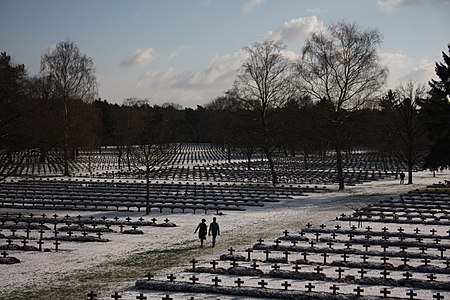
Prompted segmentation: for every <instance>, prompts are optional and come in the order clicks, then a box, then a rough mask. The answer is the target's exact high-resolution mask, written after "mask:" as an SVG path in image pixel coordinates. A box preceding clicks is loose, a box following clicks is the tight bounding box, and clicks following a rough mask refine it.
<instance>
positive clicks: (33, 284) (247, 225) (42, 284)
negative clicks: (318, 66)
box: [0, 172, 449, 300]
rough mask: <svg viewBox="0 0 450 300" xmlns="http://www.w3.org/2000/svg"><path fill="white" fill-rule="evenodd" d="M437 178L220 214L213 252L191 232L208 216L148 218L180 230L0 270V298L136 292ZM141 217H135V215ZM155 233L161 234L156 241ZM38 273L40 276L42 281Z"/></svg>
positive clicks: (164, 230)
mask: <svg viewBox="0 0 450 300" xmlns="http://www.w3.org/2000/svg"><path fill="white" fill-rule="evenodd" d="M438 176H439V174H438ZM448 177H449V174H448V172H446V173H445V174H441V175H440V176H439V178H442V179H441V180H443V179H448ZM439 178H432V176H431V175H430V173H429V172H419V173H415V178H414V179H415V182H416V183H415V184H414V185H399V184H398V182H397V180H385V181H377V182H370V183H365V184H362V185H357V186H353V187H348V188H347V189H346V190H345V191H343V192H338V191H331V192H325V193H320V194H314V193H313V194H310V195H309V196H307V197H300V198H297V199H292V200H287V201H283V202H279V203H270V204H267V205H265V207H261V208H248V209H247V210H246V211H240V212H239V211H237V212H224V215H220V216H217V219H218V222H219V224H220V225H221V230H222V232H221V233H222V234H221V235H220V236H219V237H218V240H217V244H216V247H215V248H211V247H210V239H207V241H206V245H205V248H200V247H199V241H198V240H197V235H194V234H193V232H194V229H195V227H196V226H197V224H198V222H199V221H200V219H201V218H202V217H205V218H206V219H207V223H209V222H210V221H211V219H212V217H213V215H212V214H208V215H204V214H192V213H187V214H181V213H179V214H173V215H171V214H167V215H159V214H155V213H152V214H151V215H150V217H149V218H152V217H156V218H158V219H163V218H165V217H168V218H169V219H170V220H171V221H172V222H174V223H175V224H177V226H178V227H176V228H173V229H167V228H158V229H154V230H160V231H158V232H157V231H152V232H151V233H148V232H146V234H145V235H143V237H141V238H140V240H139V241H138V238H134V237H130V240H127V242H126V243H125V242H124V240H123V238H121V239H119V240H114V239H113V238H111V241H110V242H109V243H107V244H108V245H107V247H106V248H101V250H99V249H100V248H96V247H98V246H97V245H92V246H90V245H87V246H84V247H85V248H84V249H83V250H84V252H83V253H82V254H80V253H79V251H78V252H77V251H75V250H73V251H66V252H65V253H64V255H67V264H65V265H63V266H58V267H59V269H55V270H57V271H52V269H49V270H45V269H46V267H47V263H48V264H50V262H47V261H45V260H43V259H42V258H41V260H40V261H36V262H34V264H32V266H33V268H35V269H32V270H23V269H21V268H20V265H21V264H22V263H20V264H17V265H16V266H13V267H9V266H5V267H2V268H11V269H10V271H11V272H10V274H8V271H6V272H2V273H3V274H1V275H0V281H2V277H3V276H5V280H6V279H8V278H7V277H9V276H11V279H10V280H11V281H12V283H11V284H9V285H8V284H7V285H6V287H7V290H6V291H3V292H1V291H0V299H5V300H6V299H11V300H12V299H14V300H15V299H36V300H40V299H42V300H47V299H69V300H71V299H74V300H75V299H77V300H79V299H85V298H86V294H87V293H89V292H90V291H94V292H95V293H97V294H98V296H99V297H106V298H109V295H111V294H113V293H114V291H120V290H124V289H127V288H129V287H130V286H133V284H134V282H135V281H136V280H137V279H142V278H145V275H146V274H148V273H150V274H155V275H158V274H159V275H161V274H170V273H171V272H173V273H176V272H177V270H183V269H185V268H188V267H189V266H190V263H189V261H190V260H191V259H194V258H195V259H198V260H206V259H215V258H217V257H219V256H220V255H221V254H224V253H226V252H227V249H228V248H229V247H233V248H235V249H245V248H247V247H249V246H250V245H253V244H254V243H255V242H256V240H257V239H259V238H262V239H264V240H267V241H272V240H273V239H275V238H276V237H278V236H280V235H281V233H282V232H283V231H284V230H288V231H291V232H295V231H297V230H299V229H301V228H304V227H305V225H306V224H307V223H311V224H313V225H316V226H317V225H319V224H322V223H325V224H327V223H328V224H332V223H333V221H334V220H335V218H336V217H337V216H339V215H340V214H341V213H346V214H348V213H351V212H353V211H354V210H355V209H357V208H360V207H364V206H366V205H367V204H368V203H369V202H376V201H379V200H382V199H386V198H387V197H389V196H391V195H398V194H400V193H405V192H407V191H409V190H412V189H416V188H419V189H422V188H424V187H425V186H426V185H428V184H431V183H433V182H437V181H438V180H439ZM333 188H334V187H333ZM63 213H68V214H74V212H73V211H72V212H70V211H68V212H61V214H63ZM142 215H143V214H142V213H134V215H133V217H134V218H138V217H140V216H142ZM152 230H153V229H152ZM155 232H156V233H158V235H156V236H155V234H156V233H155ZM159 232H160V233H161V234H160V235H159ZM152 234H153V235H152ZM135 239H136V241H135ZM143 243H144V244H143ZM86 247H88V248H86ZM89 247H91V248H89ZM89 250H90V251H89ZM99 251H100V253H98V252H99ZM101 251H104V252H103V253H101ZM75 252H76V253H75ZM52 254H54V253H52ZM75 254H77V255H78V256H77V257H76V260H75V259H70V257H71V255H75ZM30 257H31V258H32V257H37V256H29V257H27V259H30ZM74 261H76V263H75V262H74ZM54 268H56V267H54ZM61 270H62V271H61ZM26 272H34V274H33V275H34V278H33V280H30V279H26V278H24V279H21V278H23V277H22V276H21V274H23V273H26ZM41 273H42V274H41ZM41 275H45V276H42V278H41V277H40V276H41ZM21 280H22V281H21Z"/></svg>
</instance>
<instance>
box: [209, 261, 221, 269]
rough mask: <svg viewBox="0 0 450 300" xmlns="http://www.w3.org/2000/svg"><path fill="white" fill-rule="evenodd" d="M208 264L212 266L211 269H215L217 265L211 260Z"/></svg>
mask: <svg viewBox="0 0 450 300" xmlns="http://www.w3.org/2000/svg"><path fill="white" fill-rule="evenodd" d="M209 264H210V265H212V266H213V269H215V268H216V266H217V265H218V264H219V263H218V262H217V261H215V260H213V261H211V262H210V263H209Z"/></svg>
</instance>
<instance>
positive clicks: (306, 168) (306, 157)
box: [303, 151, 308, 170]
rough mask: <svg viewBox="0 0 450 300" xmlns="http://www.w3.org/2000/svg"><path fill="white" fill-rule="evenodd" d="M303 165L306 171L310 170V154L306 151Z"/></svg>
mask: <svg viewBox="0 0 450 300" xmlns="http://www.w3.org/2000/svg"><path fill="white" fill-rule="evenodd" d="M303 164H304V167H305V170H308V153H307V152H306V151H303Z"/></svg>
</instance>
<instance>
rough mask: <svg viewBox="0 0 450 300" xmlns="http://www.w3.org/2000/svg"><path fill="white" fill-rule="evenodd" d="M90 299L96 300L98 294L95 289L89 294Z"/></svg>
mask: <svg viewBox="0 0 450 300" xmlns="http://www.w3.org/2000/svg"><path fill="white" fill-rule="evenodd" d="M87 297H88V300H96V299H97V294H95V293H94V292H93V291H91V292H90V293H88V294H87Z"/></svg>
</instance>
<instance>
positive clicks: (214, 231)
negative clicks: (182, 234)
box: [194, 217, 220, 248]
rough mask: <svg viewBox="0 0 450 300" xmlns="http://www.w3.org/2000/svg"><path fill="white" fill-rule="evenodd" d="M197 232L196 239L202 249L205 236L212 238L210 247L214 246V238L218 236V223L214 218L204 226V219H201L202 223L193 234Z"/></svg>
mask: <svg viewBox="0 0 450 300" xmlns="http://www.w3.org/2000/svg"><path fill="white" fill-rule="evenodd" d="M197 231H198V238H199V239H200V247H201V248H203V241H204V240H206V234H208V235H209V236H212V246H213V247H214V246H215V245H216V237H217V236H218V235H220V228H219V223H217V221H216V217H214V218H213V221H212V222H211V224H209V231H208V225H206V219H202V222H201V223H200V224H198V226H197V228H196V229H195V231H194V234H195V233H197Z"/></svg>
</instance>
